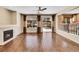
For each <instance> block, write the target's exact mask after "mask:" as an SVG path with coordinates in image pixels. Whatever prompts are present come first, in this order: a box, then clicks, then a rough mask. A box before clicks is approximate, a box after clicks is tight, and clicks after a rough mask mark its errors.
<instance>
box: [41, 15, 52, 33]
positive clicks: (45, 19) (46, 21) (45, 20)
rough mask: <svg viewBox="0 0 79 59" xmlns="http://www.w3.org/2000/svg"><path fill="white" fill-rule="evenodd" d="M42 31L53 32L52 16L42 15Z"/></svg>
mask: <svg viewBox="0 0 79 59" xmlns="http://www.w3.org/2000/svg"><path fill="white" fill-rule="evenodd" d="M41 19H42V32H52V16H41Z"/></svg>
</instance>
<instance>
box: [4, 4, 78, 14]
mask: <svg viewBox="0 0 79 59" xmlns="http://www.w3.org/2000/svg"><path fill="white" fill-rule="evenodd" d="M67 7H68V9H70V7H69V6H42V8H47V9H46V10H45V11H42V12H41V14H56V13H58V12H60V11H63V10H64V12H65V13H79V8H77V9H74V10H70V11H69V10H65V9H67ZM4 8H6V9H9V10H13V11H18V12H20V13H22V14H38V11H37V10H38V6H4Z"/></svg>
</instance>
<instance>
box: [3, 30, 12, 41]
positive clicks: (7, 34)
mask: <svg viewBox="0 0 79 59" xmlns="http://www.w3.org/2000/svg"><path fill="white" fill-rule="evenodd" d="M12 37H13V29H11V30H6V31H4V32H3V39H4V42H5V41H7V40H9V39H10V38H12Z"/></svg>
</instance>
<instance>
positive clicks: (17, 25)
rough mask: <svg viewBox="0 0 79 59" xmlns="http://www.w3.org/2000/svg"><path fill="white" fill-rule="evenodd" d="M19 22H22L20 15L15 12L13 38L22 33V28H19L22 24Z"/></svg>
mask: <svg viewBox="0 0 79 59" xmlns="http://www.w3.org/2000/svg"><path fill="white" fill-rule="evenodd" d="M21 21H22V19H21V15H20V13H18V12H17V13H16V26H15V27H14V34H15V36H17V35H19V34H21V33H22V32H23V31H22V26H21V24H22V23H21Z"/></svg>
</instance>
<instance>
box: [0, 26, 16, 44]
mask: <svg viewBox="0 0 79 59" xmlns="http://www.w3.org/2000/svg"><path fill="white" fill-rule="evenodd" d="M15 26H16V25H1V26H0V45H4V44H6V43H8V42H10V41H11V40H13V39H14V27H15ZM9 30H13V37H12V38H10V39H8V40H6V41H4V32H5V31H9Z"/></svg>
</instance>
